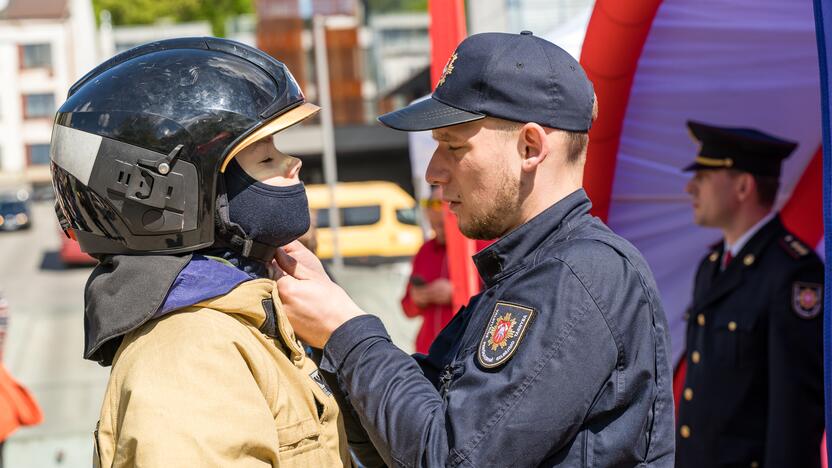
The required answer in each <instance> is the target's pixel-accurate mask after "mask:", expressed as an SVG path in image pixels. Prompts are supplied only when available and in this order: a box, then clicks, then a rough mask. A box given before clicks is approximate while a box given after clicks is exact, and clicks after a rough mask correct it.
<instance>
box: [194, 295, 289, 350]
mask: <svg viewBox="0 0 832 468" xmlns="http://www.w3.org/2000/svg"><path fill="white" fill-rule="evenodd" d="M194 306H195V307H204V308H208V309H213V310H216V311H218V312H222V313H225V314H231V315H236V316H237V317H238V318H239V319H240V320H242V321H245V322H247V323H249V324H250V325H252V326H254V327H256V328H258V329H259V330H260V331H262V332H263V333H265V334H266V335H268V336H270V337H272V338H274V339H276V340H277V341H279V342H280V343H282V344H283V346H284V347H285V348H286V350H287V351H288V354H289V355H290V357H291V359H292V361H293V362H295V363H296V364H299V363H301V362H302V358H303V356H304V350H303V346H302V345H301V344H300V342H299V341H298V340H297V338H296V337H295V331H294V329H293V328H292V325H291V324H290V323H289V319H288V318H287V317H286V314H285V312H284V311H283V304H282V303H281V302H280V297H279V296H278V294H277V288H276V287H275V282H274V281H272V280H270V279H265V278H261V279H255V280H251V281H246V282H245V283H242V284H240V285H239V286H237V287H236V288H234V289H232V290H231V291H230V292H228V293H227V294H223V295H221V296H217V297H214V298H211V299H208V300H205V301H202V302H199V303H197V304H194Z"/></svg>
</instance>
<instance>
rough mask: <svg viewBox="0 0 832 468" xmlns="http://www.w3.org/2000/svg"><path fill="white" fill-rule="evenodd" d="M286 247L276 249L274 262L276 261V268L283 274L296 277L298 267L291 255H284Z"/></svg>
mask: <svg viewBox="0 0 832 468" xmlns="http://www.w3.org/2000/svg"><path fill="white" fill-rule="evenodd" d="M285 248H286V247H282V248H279V249H277V252H276V253H275V255H274V259H275V261H277V266H278V267H279V268H280V269H281V270H283V271H284V272H286V273H288V274H290V275H292V276H295V277H297V275H296V271H295V270H297V267H298V262H297V260H295V259H294V257H292V256H291V255H289V254H288V253H286V251H285V250H284V249H285Z"/></svg>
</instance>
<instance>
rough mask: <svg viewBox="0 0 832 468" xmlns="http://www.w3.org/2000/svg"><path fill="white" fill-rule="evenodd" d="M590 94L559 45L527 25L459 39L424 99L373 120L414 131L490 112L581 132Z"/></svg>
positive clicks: (588, 119)
mask: <svg viewBox="0 0 832 468" xmlns="http://www.w3.org/2000/svg"><path fill="white" fill-rule="evenodd" d="M594 99H595V97H594V92H593V90H592V83H590V81H589V79H588V78H587V76H586V73H584V70H583V68H581V65H580V64H579V63H578V62H577V61H576V60H575V59H574V58H572V56H571V55H569V53H567V52H566V51H565V50H563V49H561V48H560V47H558V46H556V45H554V44H552V43H551V42H549V41H547V40H545V39H541V38H539V37H537V36H534V35H533V34H532V33H531V32H529V31H523V32H521V33H520V34H507V33H482V34H475V35H473V36H470V37H468V38H466V39H465V40H464V41H462V43H460V44H459V46H458V47H457V49H456V51H455V52H454V53H453V55H451V58H450V59H449V60H448V63H447V65H445V69H444V70H443V71H442V77H441V78H440V80H439V83H438V84H437V85H436V89H435V90H434V91H433V95H432V96H431V98H430V99H425V100H423V101H419V102H415V103H413V104H411V105H409V106H407V107H405V108H402V109H399V110H397V111H394V112H390V113H387V114H384V115H382V116H381V117H379V118H378V120H379V121H380V122H381V123H383V124H384V125H386V126H388V127H391V128H394V129H396V130H405V131H422V130H432V129H434V128H440V127H447V126H450V125H456V124H461V123H465V122H471V121H474V120H478V119H482V118H485V117H497V118H500V119H505V120H512V121H515V122H521V123H525V122H535V123H538V124H540V125H542V126H544V127H550V128H558V129H561V130H568V131H572V132H586V131H589V128H590V127H591V126H592V108H593V105H594Z"/></svg>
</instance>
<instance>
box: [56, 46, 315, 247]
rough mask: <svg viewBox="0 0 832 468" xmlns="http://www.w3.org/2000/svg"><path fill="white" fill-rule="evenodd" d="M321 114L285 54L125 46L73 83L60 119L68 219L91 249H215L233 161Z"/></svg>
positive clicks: (59, 158) (60, 206) (62, 198)
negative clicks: (227, 169)
mask: <svg viewBox="0 0 832 468" xmlns="http://www.w3.org/2000/svg"><path fill="white" fill-rule="evenodd" d="M317 111H318V107H317V106H315V105H313V104H310V103H307V102H306V101H305V99H304V96H303V93H302V92H301V90H300V88H299V86H298V84H297V82H296V81H295V79H294V78H293V77H292V75H291V73H290V72H289V70H288V68H286V66H285V65H284V64H283V63H281V62H279V61H277V60H275V59H274V58H272V57H270V56H269V55H267V54H265V53H264V52H262V51H260V50H257V49H254V48H251V47H248V46H245V45H243V44H239V43H237V42H234V41H229V40H225V39H217V38H182V39H172V40H166V41H160V42H154V43H150V44H146V45H142V46H139V47H136V48H133V49H130V50H128V51H126V52H124V53H121V54H119V55H117V56H115V57H113V58H112V59H110V60H108V61H106V62H104V63H102V64H101V65H99V66H98V67H96V68H95V69H93V70H92V71H91V72H89V73H87V75H86V76H84V77H83V78H81V79H80V80H79V81H78V82H77V83H75V84H74V85H73V86H72V87H71V88H70V90H69V95H68V97H67V100H66V102H65V103H64V104H63V105H62V106H61V107H60V109H59V110H58V113H57V115H56V117H55V125H54V127H53V132H52V150H51V159H52V163H51V168H52V183H53V185H54V188H55V193H56V194H57V200H56V205H55V211H56V213H57V215H58V218H59V220H60V221H61V226H62V228H63V229H64V231H65V232H66V233H67V234H68V235H71V236H72V237H74V238H76V239H77V240H78V242H79V244H80V246H81V250H83V251H84V252H87V253H90V254H93V255H95V256H101V255H107V254H173V253H181V252H191V251H195V250H198V249H201V248H204V247H208V246H211V245H212V244H214V241H215V231H217V228H219V231H218V232H222V231H223V229H222V228H223V223H222V221H221V220H220V219H219V218H216V217H217V215H218V214H219V215H220V216H219V217H220V218H223V217H224V218H226V220H227V216H222V215H223V214H224V213H223V212H222V203H221V204H220V209H219V210H218V209H217V198H218V195H223V194H222V193H221V192H222V191H223V190H224V189H222V183H221V179H222V177H220V173H221V172H222V171H224V170H225V166H226V165H227V164H228V162H229V161H230V160H231V159H232V158H233V157H234V156H235V155H236V154H237V153H239V151H241V150H242V149H243V148H245V147H246V146H248V145H249V144H251V143H253V142H255V141H257V140H260V139H262V138H265V137H268V136H269V135H271V134H274V133H276V132H278V131H280V130H283V129H285V128H287V127H289V126H291V125H294V124H296V123H298V122H300V121H302V120H304V119H306V118H308V117H310V116H312V115H314V114H315V113H316V112H317ZM218 187H219V193H218ZM220 200H221V201H222V197H220ZM215 218H216V219H215ZM238 234H241V235H242V236H243V237H245V234H244V233H241V232H238ZM236 239H237V240H240V238H239V236H236ZM238 247H240V249H241V250H247V249H249V250H250V248H251V245H250V242H249V245H248V246H246V245H239V246H238ZM248 253H249V252H244V254H248Z"/></svg>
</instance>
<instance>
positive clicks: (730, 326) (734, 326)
mask: <svg viewBox="0 0 832 468" xmlns="http://www.w3.org/2000/svg"><path fill="white" fill-rule="evenodd" d="M736 329H737V322H728V330H729V331H734V330H736Z"/></svg>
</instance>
